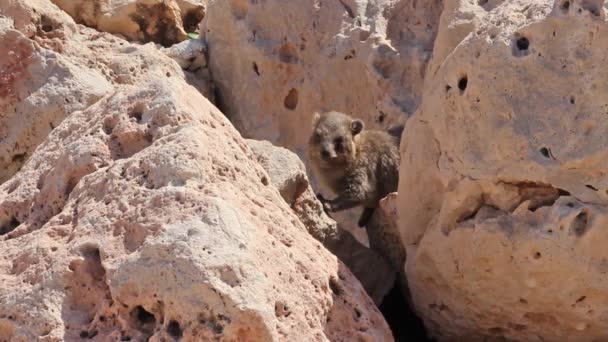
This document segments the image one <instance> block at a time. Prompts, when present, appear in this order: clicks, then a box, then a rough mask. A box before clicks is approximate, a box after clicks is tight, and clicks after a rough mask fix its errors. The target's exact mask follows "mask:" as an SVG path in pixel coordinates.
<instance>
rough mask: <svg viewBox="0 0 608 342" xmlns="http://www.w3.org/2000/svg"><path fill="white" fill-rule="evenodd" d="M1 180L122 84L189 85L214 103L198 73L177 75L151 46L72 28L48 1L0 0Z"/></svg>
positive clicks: (177, 70)
mask: <svg viewBox="0 0 608 342" xmlns="http://www.w3.org/2000/svg"><path fill="white" fill-rule="evenodd" d="M2 15H7V16H10V20H8V19H7V20H5V21H4V22H5V24H4V25H3V26H2V27H1V28H0V32H2V33H1V34H0V43H1V44H2V46H11V47H13V48H12V49H0V70H2V71H0V89H1V90H0V108H1V110H2V112H3V116H2V117H0V141H1V142H2V143H1V144H0V182H3V181H6V180H7V179H8V178H9V177H10V176H11V175H12V174H14V173H15V172H16V171H17V170H18V169H19V168H20V167H21V166H22V165H23V162H24V161H25V160H27V158H28V157H29V156H30V155H31V153H32V152H33V150H34V149H35V147H36V146H37V145H38V144H39V143H40V142H41V141H42V140H43V139H44V138H45V137H46V135H47V134H48V133H49V132H50V131H51V130H52V129H53V127H56V126H57V125H59V123H60V122H61V121H62V120H63V119H64V118H65V117H66V116H67V115H69V114H70V113H72V112H74V111H77V110H82V109H84V108H87V107H88V106H90V105H91V104H93V103H94V102H96V101H98V100H99V99H100V98H101V97H102V96H104V95H105V94H108V93H109V92H111V91H112V90H113V89H114V87H115V86H117V85H120V84H138V83H139V82H145V81H148V80H152V79H157V80H158V79H165V78H168V77H178V78H182V79H184V78H185V79H187V80H188V81H189V82H190V83H192V84H193V85H195V86H196V87H197V89H199V90H200V91H201V92H202V93H203V94H205V95H206V96H208V97H209V98H211V99H212V98H213V96H212V94H211V93H212V91H211V89H210V84H209V82H207V81H206V77H205V75H201V74H200V73H201V72H204V71H201V70H198V71H196V73H190V72H187V71H182V70H181V69H180V67H179V66H178V65H177V64H176V63H175V62H174V61H172V60H171V59H169V58H167V57H165V56H163V55H162V54H161V53H159V52H158V50H157V49H156V48H155V47H154V46H153V45H152V44H147V45H143V46H141V45H135V44H130V43H128V42H126V41H124V40H122V39H119V38H117V37H114V36H112V35H110V34H107V33H100V32H97V31H95V30H92V29H88V28H85V27H82V26H80V27H79V26H77V25H76V24H75V23H74V21H73V20H72V19H71V18H70V17H69V16H68V15H67V14H65V13H64V12H62V11H61V10H60V9H58V8H57V7H56V6H55V5H53V4H52V3H50V2H49V1H46V0H28V1H7V0H0V18H2Z"/></svg>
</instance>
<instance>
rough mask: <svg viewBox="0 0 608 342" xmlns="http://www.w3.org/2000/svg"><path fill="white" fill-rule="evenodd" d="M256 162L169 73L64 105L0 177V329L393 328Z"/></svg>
mask: <svg viewBox="0 0 608 342" xmlns="http://www.w3.org/2000/svg"><path fill="white" fill-rule="evenodd" d="M264 177H267V176H266V173H265V172H264V171H263V169H262V168H261V167H260V166H259V165H258V164H257V162H256V161H255V157H254V156H253V154H252V153H251V152H250V150H249V149H248V147H247V145H246V144H245V142H244V141H243V140H241V138H240V137H239V135H238V133H237V132H236V131H235V130H234V129H233V128H232V127H231V126H230V124H229V123H228V122H227V120H226V119H225V118H224V117H223V115H222V114H221V113H220V112H219V111H217V110H216V109H215V108H214V107H213V106H212V105H211V104H210V103H209V102H207V101H206V100H204V98H202V96H200V95H199V94H197V93H196V91H195V90H194V88H192V87H189V86H187V85H186V84H185V83H184V82H183V81H180V80H178V79H168V80H162V81H159V82H150V83H149V84H147V85H145V86H143V85H138V86H137V87H134V86H122V87H120V88H119V89H118V90H117V91H116V92H115V93H113V94H111V95H110V96H107V97H104V98H103V99H102V100H100V101H98V102H97V103H96V104H95V105H93V106H91V107H89V108H87V109H86V110H84V111H82V112H76V113H74V114H72V115H70V116H69V117H68V118H67V119H66V120H64V122H63V123H62V124H61V125H60V126H58V127H57V128H56V129H55V130H53V132H52V133H51V135H50V136H49V138H48V139H47V141H45V142H44V143H43V144H41V145H40V147H39V148H38V149H37V150H36V152H35V153H34V155H33V156H32V157H31V158H30V160H29V161H28V162H27V163H26V165H25V166H24V168H23V169H22V170H21V171H20V172H19V173H17V174H16V175H15V176H14V177H13V178H12V179H11V180H10V181H8V182H7V183H5V184H3V185H2V186H0V208H1V210H0V213H1V216H0V225H1V226H2V233H3V234H4V239H3V241H2V250H3V254H2V257H1V260H2V261H0V265H2V268H3V269H4V271H3V272H0V277H1V278H0V282H1V283H2V287H0V288H1V290H0V312H2V318H0V321H1V322H2V324H1V325H0V326H2V329H0V339H3V340H4V339H15V340H19V339H24V340H31V339H35V338H38V337H39V336H45V338H46V339H47V340H51V341H55V340H56V341H59V340H62V339H67V340H70V339H75V338H77V337H78V336H92V337H95V338H96V339H97V340H100V341H102V340H116V339H119V338H121V337H126V336H129V337H131V338H133V339H136V340H137V339H141V338H145V337H146V336H152V340H160V339H162V338H169V337H182V338H183V340H185V341H194V340H205V339H213V338H218V337H220V336H221V337H222V338H223V339H226V340H243V339H245V340H253V341H269V340H281V339H289V340H291V339H295V340H352V339H358V338H364V339H371V340H379V341H389V340H391V335H390V331H389V330H388V327H387V326H386V323H384V320H383V318H382V316H381V315H380V313H379V312H378V311H377V309H376V308H375V306H374V304H373V303H372V302H371V300H370V299H369V298H368V297H367V295H366V294H365V293H364V291H363V289H362V288H361V287H360V285H359V284H358V282H357V281H356V280H355V278H354V277H353V276H352V275H351V274H350V272H349V271H348V270H347V269H345V268H344V267H343V266H341V265H340V263H339V261H337V260H336V259H335V257H333V256H332V255H331V254H329V253H328V252H327V251H326V250H325V249H324V248H323V247H322V246H321V244H320V243H318V242H316V241H314V240H313V239H312V238H311V237H310V236H309V235H308V233H307V232H306V230H305V228H304V227H303V226H302V224H301V223H300V222H299V220H298V219H297V217H295V215H294V214H292V213H290V209H289V207H288V206H287V205H286V204H285V203H283V201H282V199H281V198H280V197H279V195H278V193H277V192H276V191H274V190H271V188H269V187H268V183H265V182H264V181H263V178H264ZM30 208H34V210H33V211H32V210H30ZM355 312H356V313H357V314H355ZM359 314H360V315H361V316H359Z"/></svg>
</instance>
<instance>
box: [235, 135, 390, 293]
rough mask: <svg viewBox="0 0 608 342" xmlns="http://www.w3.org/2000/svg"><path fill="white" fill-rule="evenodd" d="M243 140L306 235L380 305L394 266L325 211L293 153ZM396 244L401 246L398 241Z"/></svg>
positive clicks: (302, 166) (388, 288)
mask: <svg viewBox="0 0 608 342" xmlns="http://www.w3.org/2000/svg"><path fill="white" fill-rule="evenodd" d="M246 141H247V144H248V145H249V147H250V148H251V150H252V151H253V153H254V154H255V156H256V158H257V160H258V162H259V163H260V165H261V166H262V167H263V168H264V170H266V172H268V175H269V177H270V183H271V184H272V185H274V186H275V187H276V188H277V190H279V193H280V194H281V197H283V199H284V200H285V202H287V204H289V206H290V207H291V208H292V209H293V211H294V212H295V214H296V215H297V216H298V218H299V219H300V221H301V222H302V223H303V224H304V226H305V227H306V229H307V230H308V232H309V233H310V235H312V236H313V237H314V238H315V239H317V240H318V241H320V242H321V243H323V245H324V246H325V247H326V248H327V249H328V250H329V251H331V252H332V253H333V254H334V255H336V256H337V257H338V258H339V259H340V260H341V261H342V262H344V264H346V266H348V268H349V270H350V271H351V272H352V273H353V274H354V275H355V276H356V277H357V279H358V280H359V281H360V282H361V284H362V285H363V287H364V288H365V291H366V292H367V293H368V295H369V296H370V297H371V298H372V299H373V300H374V302H375V303H376V304H377V305H380V303H382V301H383V299H384V297H385V296H386V295H387V293H388V292H389V291H390V290H391V288H392V287H393V284H394V281H395V268H393V267H391V265H390V264H389V262H388V261H387V260H386V259H385V258H384V257H382V256H381V255H382V254H381V253H380V252H379V251H374V250H371V249H369V248H367V247H365V246H363V245H362V244H361V243H359V242H358V241H357V239H355V237H354V236H352V235H351V234H350V233H349V232H348V231H346V230H344V229H342V228H341V227H339V225H338V224H337V223H336V221H334V220H332V219H331V218H330V217H329V216H328V215H327V214H326V213H325V211H324V210H323V205H322V204H321V202H320V201H319V200H318V199H317V198H316V196H315V194H314V192H313V191H312V188H311V187H310V185H309V183H308V178H307V176H306V170H305V168H304V164H303V163H302V161H301V160H300V158H298V156H297V155H296V154H295V153H293V152H291V151H289V150H287V149H285V148H282V147H278V146H274V145H272V144H271V143H270V142H268V141H258V140H253V139H247V140H246ZM391 247H392V246H391ZM399 247H401V248H402V245H399ZM387 253H388V252H387ZM370 269H373V272H370Z"/></svg>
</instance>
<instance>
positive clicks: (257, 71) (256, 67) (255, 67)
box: [251, 62, 260, 76]
mask: <svg viewBox="0 0 608 342" xmlns="http://www.w3.org/2000/svg"><path fill="white" fill-rule="evenodd" d="M251 66H252V67H253V72H255V74H256V75H258V76H260V69H258V64H257V63H256V62H253V63H252V64H251Z"/></svg>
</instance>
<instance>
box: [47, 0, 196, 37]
mask: <svg viewBox="0 0 608 342" xmlns="http://www.w3.org/2000/svg"><path fill="white" fill-rule="evenodd" d="M52 1H53V3H55V4H56V5H57V6H59V7H61V9H63V10H64V11H66V12H67V13H69V14H70V15H71V16H72V17H73V18H74V20H76V22H78V23H80V24H83V25H86V26H89V27H92V28H95V29H98V30H99V31H103V32H110V33H116V34H120V35H122V36H124V37H126V38H127V39H129V40H137V41H141V42H156V43H159V44H161V45H163V46H171V45H173V44H175V43H178V42H181V41H183V40H184V39H186V33H187V32H193V31H194V30H195V29H196V27H197V25H198V23H199V22H200V21H201V20H202V19H203V17H204V15H205V7H204V5H205V2H206V1H204V0H198V1H194V0H178V1H175V0H152V1H145V0H127V1H124V0H106V1H87V0H52Z"/></svg>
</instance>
